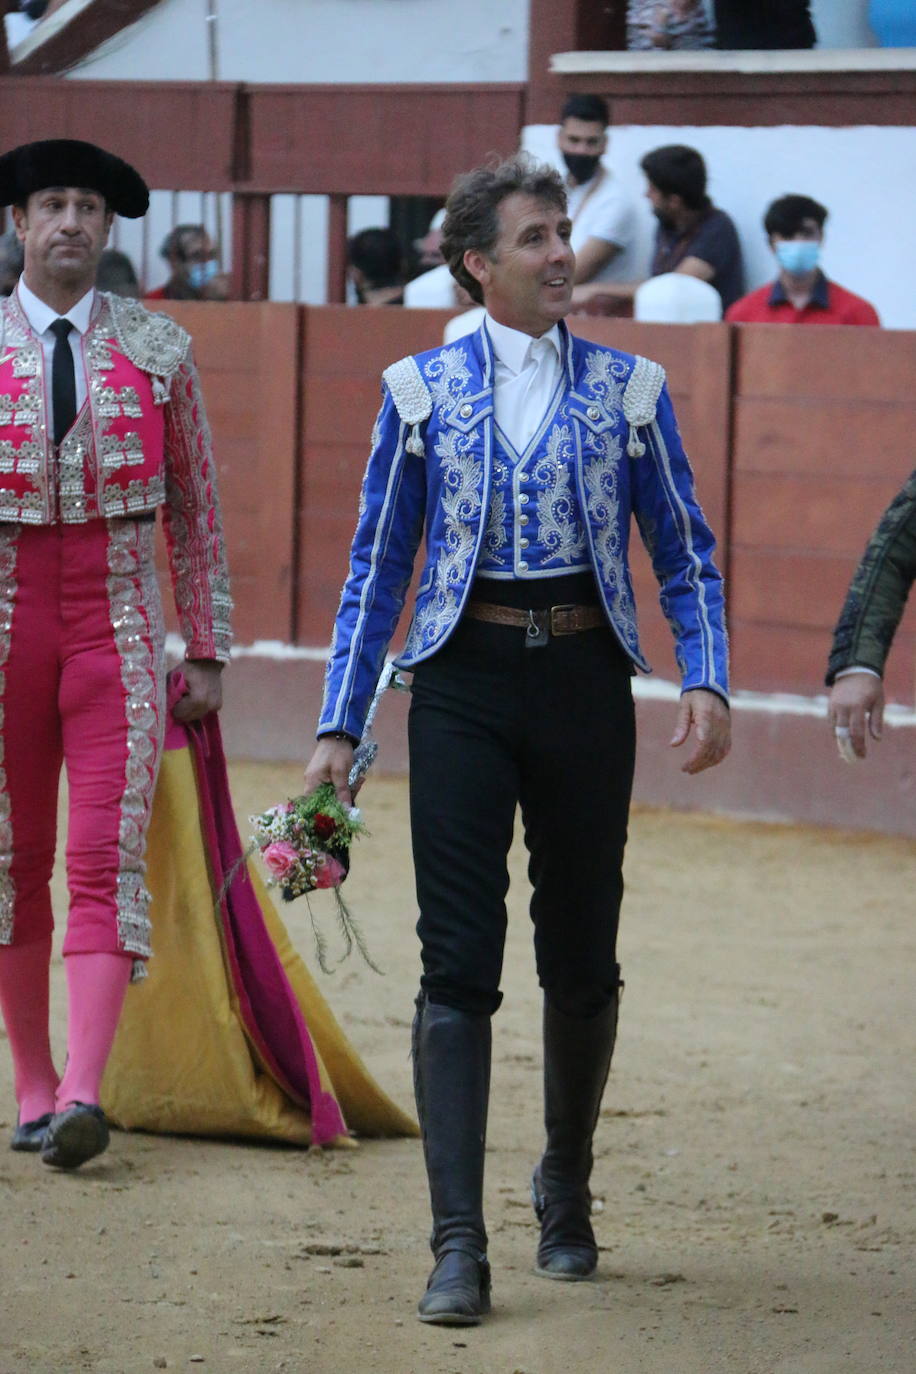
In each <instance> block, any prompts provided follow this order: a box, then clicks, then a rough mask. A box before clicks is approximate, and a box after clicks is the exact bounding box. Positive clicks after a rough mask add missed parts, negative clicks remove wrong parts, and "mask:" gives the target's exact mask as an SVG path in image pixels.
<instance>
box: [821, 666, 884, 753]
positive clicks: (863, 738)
mask: <svg viewBox="0 0 916 1374" xmlns="http://www.w3.org/2000/svg"><path fill="white" fill-rule="evenodd" d="M827 719H828V720H829V721H830V724H831V725H832V726H833V732H834V735H835V737H836V740H837V748H838V749H839V751H840V755H841V756H842V757H845V756H846V750H845V749H844V744H845V742H846V741H847V740H848V741H849V744H850V746H851V747H852V752H853V754H854V755H855V757H856V758H859V759H864V758H865V751H866V747H867V741H868V736H869V735H871V737H872V739H874V740H879V739H880V738H881V728H882V725H883V724H884V683H883V682H882V681H881V679H880V678H879V677H876V676H875V674H874V673H863V672H855V673H846V674H844V676H843V677H840V678H837V680H836V682H835V683H834V684H833V686H832V687H831V689H830V697H829V698H828V704H827ZM850 761H851V760H850Z"/></svg>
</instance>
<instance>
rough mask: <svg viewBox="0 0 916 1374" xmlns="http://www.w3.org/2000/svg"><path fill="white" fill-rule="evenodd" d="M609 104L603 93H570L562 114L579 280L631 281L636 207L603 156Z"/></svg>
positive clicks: (559, 143) (560, 144)
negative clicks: (604, 161) (621, 187)
mask: <svg viewBox="0 0 916 1374" xmlns="http://www.w3.org/2000/svg"><path fill="white" fill-rule="evenodd" d="M608 118H609V116H608V108H607V103H606V102H605V101H604V100H602V98H601V96H599V95H571V96H570V97H569V99H568V100H567V101H566V104H565V105H564V106H563V110H562V112H561V114H560V126H559V128H558V130H557V147H558V148H559V150H560V154H561V156H562V158H563V163H564V165H565V168H566V195H567V200H568V204H569V217H570V219H571V221H572V239H571V242H572V248H573V252H574V253H575V255H576V268H575V284H576V285H577V286H578V285H579V284H580V283H582V282H601V281H624V282H625V281H631V280H632V279H633V278H634V277H635V276H636V275H637V263H636V260H635V257H636V255H635V242H636V209H635V206H634V205H633V204H632V202H630V201H629V200H627V198H626V197H625V196H624V195H623V194H622V193H621V191H620V189H619V187H618V186H617V183H616V181H615V179H614V176H613V174H612V172H611V171H610V169H609V168H608V167H606V166H605V165H604V163H603V161H602V158H603V157H604V154H605V153H606V152H607V145H608V135H607V126H608Z"/></svg>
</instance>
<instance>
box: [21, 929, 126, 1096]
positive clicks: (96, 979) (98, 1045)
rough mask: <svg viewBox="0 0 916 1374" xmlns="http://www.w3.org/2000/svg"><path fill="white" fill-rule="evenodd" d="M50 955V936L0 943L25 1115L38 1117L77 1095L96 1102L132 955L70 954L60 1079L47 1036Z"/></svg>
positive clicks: (119, 1012) (65, 961) (67, 961)
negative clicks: (63, 1064)
mask: <svg viewBox="0 0 916 1374" xmlns="http://www.w3.org/2000/svg"><path fill="white" fill-rule="evenodd" d="M50 958H51V939H50V937H48V938H47V939H44V940H36V941H35V942H34V943H33V944H30V945H11V946H9V947H4V948H0V1007H2V1010H3V1019H4V1021H5V1023H6V1026H7V1031H8V1034H9V1040H10V1049H11V1050H12V1053H13V1072H14V1075H15V1084H16V1101H17V1102H18V1104H19V1119H20V1121H35V1120H37V1118H38V1117H40V1116H44V1114H45V1113H46V1112H54V1111H60V1110H62V1108H64V1107H66V1106H67V1105H68V1104H69V1103H71V1102H95V1103H97V1102H98V1100H99V1088H100V1085H101V1082H102V1074H103V1073H104V1071H105V1064H106V1062H107V1060H108V1055H109V1053H110V1052H111V1046H112V1043H113V1041H114V1037H115V1031H116V1030H117V1028H118V1021H119V1019H120V1016H121V1007H122V1005H123V1003H124V994H125V992H126V991H127V984H128V983H129V982H130V970H131V959H130V957H129V956H125V955H123V954H71V955H69V956H68V958H66V959H65V960H64V967H65V969H66V972H67V992H68V998H69V1014H68V1018H67V1067H66V1069H65V1070H64V1076H63V1078H62V1079H61V1080H60V1082H58V1078H57V1073H56V1072H55V1069H54V1061H53V1060H52V1058H51V1045H50V1041H49V1037H48V1000H49V999H48V967H49V962H50Z"/></svg>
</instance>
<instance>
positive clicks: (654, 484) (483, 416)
mask: <svg viewBox="0 0 916 1374" xmlns="http://www.w3.org/2000/svg"><path fill="white" fill-rule="evenodd" d="M560 328H561V333H562V337H563V344H564V360H563V368H564V373H565V387H564V392H563V396H562V398H561V402H560V406H559V409H558V411H557V415H556V418H555V423H557V424H560V425H563V426H566V427H567V429H568V434H567V436H566V437H567V438H568V439H570V440H571V443H572V451H573V452H574V454H575V468H576V471H575V480H576V489H577V493H578V498H579V506H580V509H581V511H582V512H583V514H584V517H585V523H586V526H587V537H588V545H589V554H590V559H591V563H592V566H593V569H594V572H595V580H596V582H597V585H598V589H599V593H600V596H601V601H602V604H603V606H604V610H605V612H606V614H607V618H608V623H609V625H610V627H611V629H612V630H613V631H614V633H615V634H616V635H617V638H618V639H619V640H620V643H621V645H622V646H623V648H624V649H625V650H626V652H627V654H628V655H629V657H630V659H631V660H632V662H633V663H634V664H635V665H636V666H637V667H638V668H640V669H642V670H643V671H644V672H650V671H651V669H650V667H649V664H648V663H647V662H646V661H645V659H644V657H643V655H642V652H641V650H640V647H639V635H638V631H637V626H636V606H635V602H634V598H633V588H632V584H631V580H630V571H629V566H628V560H627V550H628V542H629V532H630V517H631V515H633V516H635V517H636V520H637V523H638V525H639V529H640V533H641V535H642V538H643V541H644V543H645V545H646V547H647V548H648V550H649V553H650V555H651V558H652V564H653V567H654V569H655V574H656V576H657V578H658V581H659V586H660V600H661V605H662V609H663V611H664V613H665V615H666V617H667V619H668V621H669V623H670V625H671V628H672V631H673V633H674V636H675V641H676V654H677V661H678V665H679V668H680V671H681V676H682V684H681V686H682V690H683V691H687V690H689V689H690V688H693V687H706V688H709V689H710V690H712V691H714V692H717V693H718V694H719V695H720V696H723V697H726V698H727V694H728V640H727V636H726V632H725V623H724V608H723V596H722V578H721V575H720V573H719V572H718V569H717V568H716V566H715V564H714V562H713V550H714V548H715V541H714V539H713V535H712V533H711V531H710V529H709V526H708V525H707V524H706V521H705V519H704V517H703V513H702V511H701V510H700V507H699V505H698V503H697V500H696V497H695V495H694V490H693V476H692V473H691V471H690V465H689V463H688V461H687V456H686V454H685V453H684V449H683V445H682V444H681V438H680V434H679V432H678V428H677V423H676V421H675V417H674V410H673V408H672V405H671V400H670V397H669V395H668V390H667V387H666V386H665V374H664V371H663V369H662V368H661V367H660V366H659V365H658V364H657V363H652V362H650V361H649V360H648V359H646V358H640V357H634V356H633V355H631V354H628V353H620V352H618V351H617V350H616V349H612V348H606V347H604V346H602V345H600V344H594V343H589V342H587V341H586V340H584V339H579V338H577V337H575V336H574V335H572V334H570V333H569V331H568V330H567V329H566V327H565V325H561V326H560ZM493 377H494V359H493V351H492V347H491V344H490V339H489V335H488V334H487V332H486V326H485V325H482V326H481V328H480V329H479V330H478V331H477V332H476V333H475V334H472V335H470V336H469V337H468V338H465V339H460V340H458V341H456V342H455V343H453V344H450V345H446V346H444V347H441V348H436V349H433V350H431V351H430V352H428V353H421V354H419V355H417V356H416V357H408V358H404V359H402V360H401V361H400V362H398V363H395V364H393V365H392V366H391V367H389V368H388V369H386V371H385V374H384V378H383V398H382V408H381V410H380V412H379V415H378V418H377V420H376V423H375V428H374V431H373V436H372V452H371V454H370V457H369V463H368V466H367V468H366V474H365V477H364V479H363V485H362V491H361V494H360V502H359V520H358V524H357V528H356V534H355V537H354V540H353V546H352V550H351V555H350V574H349V576H348V578H347V581H346V583H345V584H344V588H343V594H342V596H341V602H340V609H339V610H338V613H337V619H336V621H335V625H334V636H333V641H332V645H331V656H330V659H329V662H328V667H327V675H326V683H325V693H324V701H323V703H322V708H321V715H320V719H319V726H318V733H319V734H321V733H324V732H327V731H331V730H343V731H346V732H347V733H348V734H351V735H353V736H354V737H356V738H359V737H360V736H361V735H362V732H363V727H364V724H365V719H366V713H367V710H368V707H369V703H370V701H371V698H372V694H373V692H374V690H375V685H376V682H377V680H378V677H379V674H380V673H381V671H382V667H383V665H384V661H385V655H386V651H387V649H388V645H389V642H390V640H391V637H392V635H393V634H394V630H395V627H396V625H397V622H398V618H399V616H400V614H401V610H402V608H403V605H404V600H405V597H406V594H407V588H408V585H409V583H410V578H411V574H412V572H413V565H414V559H415V557H416V553H417V549H418V547H419V545H420V540H421V538H422V537H423V536H424V534H425V540H426V560H425V563H424V566H423V572H422V576H421V579H420V584H419V588H418V591H417V597H416V605H415V607H414V614H413V619H412V621H411V624H410V629H409V631H408V635H407V642H406V644H405V647H404V650H403V652H402V653H401V654H400V655H399V656H398V657H397V659H396V660H395V665H396V667H398V668H405V669H409V668H412V667H414V665H416V664H417V663H419V662H421V661H422V660H423V659H425V658H428V657H429V656H430V655H431V654H434V653H435V652H436V651H437V650H438V649H440V648H441V647H442V645H443V644H444V643H445V642H446V640H447V639H448V638H449V636H450V634H451V633H452V631H453V630H454V628H455V626H456V625H457V623H458V621H459V619H460V617H461V613H462V610H463V609H464V604H465V601H466V600H467V597H468V592H469V590H470V586H471V582H472V581H473V578H474V571H475V568H476V566H477V562H478V560H479V557H480V553H481V548H482V543H483V537H484V532H485V528H486V523H487V512H488V507H489V499H490V488H491V481H492V453H493Z"/></svg>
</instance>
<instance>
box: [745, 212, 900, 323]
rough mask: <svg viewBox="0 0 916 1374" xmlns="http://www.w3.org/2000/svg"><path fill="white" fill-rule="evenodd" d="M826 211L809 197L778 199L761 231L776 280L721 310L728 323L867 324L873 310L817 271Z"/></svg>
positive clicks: (874, 319) (875, 317)
mask: <svg viewBox="0 0 916 1374" xmlns="http://www.w3.org/2000/svg"><path fill="white" fill-rule="evenodd" d="M826 218H827V211H826V210H825V209H824V206H823V205H819V204H818V202H817V201H816V200H812V199H811V197H810V196H781V197H780V198H779V200H774V201H773V204H772V205H771V206H770V208H769V209H768V210H767V212H766V215H765V216H764V220H763V227H764V229H765V230H766V233H767V239H768V240H769V244H770V247H771V248H772V250H773V252H774V254H775V256H776V260H777V261H778V263H779V276H778V277H777V278H776V280H775V281H774V282H771V283H770V284H768V285H767V286H761V287H759V288H758V290H756V291H751V292H750V294H749V295H747V296H742V297H741V299H740V300H738V301H735V303H734V305H732V306H729V308H728V310H727V311H726V312H725V318H726V320H729V321H731V323H732V324H872V325H880V323H881V321H880V320H879V319H878V312H877V311H876V310H875V308H874V306H873V305H869V303H868V301H866V300H863V299H862V297H861V296H854V295H853V293H852V292H851V291H847V290H846V289H845V288H844V287H842V286H837V284H836V282H833V281H828V280H827V278H826V277H825V276H824V274H823V272H822V271H821V269H820V266H819V262H820V255H821V246H822V244H823V241H824V221H825V220H826Z"/></svg>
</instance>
